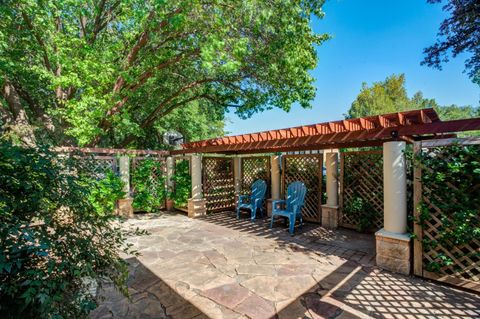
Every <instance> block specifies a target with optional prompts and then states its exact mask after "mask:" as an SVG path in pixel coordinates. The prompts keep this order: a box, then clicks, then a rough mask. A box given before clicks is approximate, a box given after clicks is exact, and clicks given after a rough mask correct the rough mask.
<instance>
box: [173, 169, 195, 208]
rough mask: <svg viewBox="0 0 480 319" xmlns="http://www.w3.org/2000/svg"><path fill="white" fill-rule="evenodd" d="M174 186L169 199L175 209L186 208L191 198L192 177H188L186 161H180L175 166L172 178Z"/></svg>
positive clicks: (188, 170) (188, 171)
mask: <svg viewBox="0 0 480 319" xmlns="http://www.w3.org/2000/svg"><path fill="white" fill-rule="evenodd" d="M172 180H173V182H174V184H175V186H174V189H173V191H172V193H171V194H170V198H171V199H172V200H173V202H174V203H175V205H176V206H177V207H185V206H187V203H188V199H189V198H190V197H191V192H190V191H191V188H192V177H191V176H190V163H189V161H187V160H180V161H178V162H176V164H175V172H174V174H173V176H172Z"/></svg>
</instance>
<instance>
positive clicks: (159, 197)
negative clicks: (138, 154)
mask: <svg viewBox="0 0 480 319" xmlns="http://www.w3.org/2000/svg"><path fill="white" fill-rule="evenodd" d="M165 180H166V177H165V175H164V172H163V165H162V162H161V161H158V160H155V159H151V158H147V159H144V160H141V161H140V163H139V164H138V165H137V166H136V167H135V169H134V171H133V174H132V182H133V187H134V195H133V204H132V205H133V208H135V209H137V210H141V211H146V212H155V211H157V210H158V209H160V207H162V206H163V205H164V203H165V199H166V196H167V190H166V189H165Z"/></svg>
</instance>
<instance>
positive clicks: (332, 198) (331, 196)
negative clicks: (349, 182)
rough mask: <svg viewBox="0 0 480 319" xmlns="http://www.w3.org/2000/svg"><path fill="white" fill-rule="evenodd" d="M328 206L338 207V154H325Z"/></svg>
mask: <svg viewBox="0 0 480 319" xmlns="http://www.w3.org/2000/svg"><path fill="white" fill-rule="evenodd" d="M325 167H326V169H327V176H326V177H327V183H326V184H327V189H326V191H327V205H328V206H338V152H331V153H325Z"/></svg>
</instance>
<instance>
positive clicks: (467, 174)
mask: <svg viewBox="0 0 480 319" xmlns="http://www.w3.org/2000/svg"><path fill="white" fill-rule="evenodd" d="M479 160H480V147H478V146H474V145H470V146H461V145H453V146H449V147H438V148H434V149H429V150H428V151H427V152H420V153H419V154H418V155H417V156H416V161H417V163H418V165H421V167H422V177H421V181H422V184H423V200H422V201H421V202H420V204H419V206H418V207H417V209H419V216H418V218H417V220H416V222H417V223H418V224H420V225H421V226H422V228H423V229H424V230H425V231H428V232H429V233H430V236H423V239H422V244H423V250H424V252H429V253H431V251H432V250H433V251H435V252H436V253H435V254H434V255H433V257H434V258H433V260H431V261H428V262H427V264H426V269H427V270H428V271H431V272H437V273H438V272H440V271H441V269H442V267H445V266H453V270H454V271H460V272H461V271H462V267H461V266H460V265H456V264H455V260H454V259H457V260H458V259H462V258H469V259H470V260H472V261H473V262H477V263H479V262H480V252H479V251H480V247H479V246H478V241H479V240H480V215H479V209H480V162H479ZM429 224H430V225H438V226H437V227H436V229H435V230H434V231H429ZM440 246H441V247H442V249H440ZM466 246H467V247H470V249H465V247H466Z"/></svg>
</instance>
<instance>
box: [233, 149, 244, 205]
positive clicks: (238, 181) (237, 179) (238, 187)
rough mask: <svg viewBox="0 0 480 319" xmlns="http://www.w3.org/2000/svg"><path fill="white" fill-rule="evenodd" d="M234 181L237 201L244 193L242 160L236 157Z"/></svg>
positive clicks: (234, 160) (234, 159) (234, 161)
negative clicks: (242, 192) (241, 193)
mask: <svg viewBox="0 0 480 319" xmlns="http://www.w3.org/2000/svg"><path fill="white" fill-rule="evenodd" d="M233 179H234V183H235V200H236V199H237V198H238V195H240V192H241V191H242V158H241V157H239V156H236V157H234V158H233Z"/></svg>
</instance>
